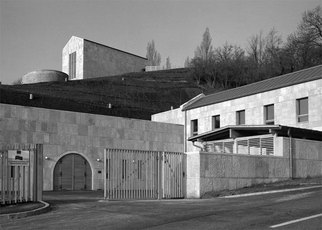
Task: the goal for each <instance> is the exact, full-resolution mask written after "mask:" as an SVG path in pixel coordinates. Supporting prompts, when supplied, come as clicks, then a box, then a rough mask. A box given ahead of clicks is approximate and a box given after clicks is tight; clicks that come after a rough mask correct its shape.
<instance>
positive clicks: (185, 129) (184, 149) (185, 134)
mask: <svg viewBox="0 0 322 230" xmlns="http://www.w3.org/2000/svg"><path fill="white" fill-rule="evenodd" d="M187 142H188V138H187V110H185V111H184V145H183V152H184V153H186V152H187Z"/></svg>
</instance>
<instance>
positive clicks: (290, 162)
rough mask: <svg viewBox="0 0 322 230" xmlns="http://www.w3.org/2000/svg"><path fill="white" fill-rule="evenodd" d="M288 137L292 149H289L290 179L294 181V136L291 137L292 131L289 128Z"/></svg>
mask: <svg viewBox="0 0 322 230" xmlns="http://www.w3.org/2000/svg"><path fill="white" fill-rule="evenodd" d="M287 135H288V137H289V140H290V143H289V144H290V147H289V170H290V173H289V174H290V175H289V177H290V179H293V154H292V136H291V129H290V128H289V129H288V131H287Z"/></svg>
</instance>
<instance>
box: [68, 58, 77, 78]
mask: <svg viewBox="0 0 322 230" xmlns="http://www.w3.org/2000/svg"><path fill="white" fill-rule="evenodd" d="M74 78H76V52H74V53H71V54H69V79H74Z"/></svg>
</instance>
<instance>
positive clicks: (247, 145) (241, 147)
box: [204, 135, 274, 155]
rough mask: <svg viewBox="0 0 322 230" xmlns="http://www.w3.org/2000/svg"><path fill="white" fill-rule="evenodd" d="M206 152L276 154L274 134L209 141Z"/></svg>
mask: <svg viewBox="0 0 322 230" xmlns="http://www.w3.org/2000/svg"><path fill="white" fill-rule="evenodd" d="M204 148H205V151H206V152H217V153H235V154H248V155H274V136H273V135H262V136H256V137H242V138H236V139H227V140H221V141H213V142H207V143H206V144H205V146H204Z"/></svg>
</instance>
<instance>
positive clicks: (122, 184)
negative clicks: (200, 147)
mask: <svg viewBox="0 0 322 230" xmlns="http://www.w3.org/2000/svg"><path fill="white" fill-rule="evenodd" d="M104 172H105V177H104V197H105V199H110V200H116V199H122V200H124V199H161V198H182V197H183V154H182V153H177V152H158V151H142V150H125V149H106V151H105V153H104Z"/></svg>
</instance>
